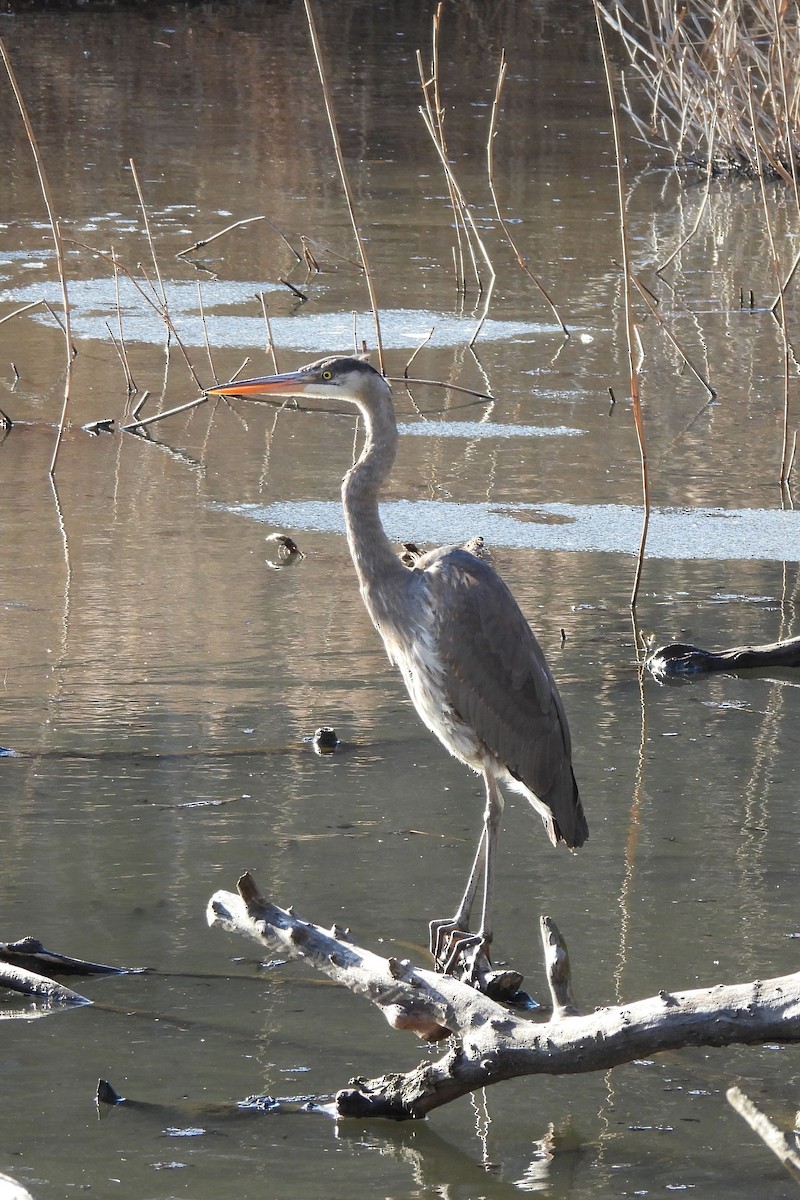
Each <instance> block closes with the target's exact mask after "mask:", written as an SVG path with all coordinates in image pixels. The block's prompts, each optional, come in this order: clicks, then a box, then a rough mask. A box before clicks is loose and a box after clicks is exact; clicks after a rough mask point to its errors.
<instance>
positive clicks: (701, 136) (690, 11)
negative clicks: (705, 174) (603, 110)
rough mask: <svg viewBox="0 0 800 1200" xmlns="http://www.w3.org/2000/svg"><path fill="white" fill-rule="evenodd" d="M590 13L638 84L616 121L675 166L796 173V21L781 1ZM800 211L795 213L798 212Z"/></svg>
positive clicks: (658, 3) (799, 136)
mask: <svg viewBox="0 0 800 1200" xmlns="http://www.w3.org/2000/svg"><path fill="white" fill-rule="evenodd" d="M598 7H599V9H600V12H601V13H602V15H603V18H604V20H605V22H606V23H607V24H608V25H609V26H611V28H613V29H614V30H615V31H616V32H617V33H618V34H619V36H620V39H621V42H622V46H623V47H624V50H625V53H626V55H627V57H628V61H629V63H630V72H629V73H632V75H633V77H634V79H635V80H636V82H637V85H638V86H637V88H636V92H635V98H632V95H631V93H630V92H629V91H628V88H627V87H626V88H625V105H624V108H625V111H626V112H627V114H628V116H629V117H630V118H631V120H632V121H633V122H634V124H635V125H636V128H637V130H638V132H639V134H640V136H641V137H642V139H643V140H644V141H645V142H647V143H648V144H650V145H658V146H659V147H660V148H661V149H667V150H668V151H669V152H670V153H671V154H672V155H673V158H674V161H675V162H676V163H679V164H687V165H697V166H701V167H710V169H711V170H712V171H713V172H714V173H729V172H739V173H742V174H744V175H747V176H756V175H759V174H761V173H765V174H766V175H767V176H768V177H771V178H781V179H783V180H785V181H786V182H787V183H791V184H792V186H793V187H794V190H795V198H796V199H797V197H798V190H797V174H798V165H800V13H799V12H798V6H797V5H796V4H794V3H788V2H787V0H746V2H744V0H728V2H727V3H724V4H718V3H717V2H716V0H692V3H691V5H687V4H686V2H685V0H640V3H638V4H637V5H636V9H635V13H634V11H632V9H633V5H631V8H628V7H626V5H624V4H622V3H620V2H619V0H608V2H606V3H599V4H598ZM798 206H799V207H800V204H799V205H798Z"/></svg>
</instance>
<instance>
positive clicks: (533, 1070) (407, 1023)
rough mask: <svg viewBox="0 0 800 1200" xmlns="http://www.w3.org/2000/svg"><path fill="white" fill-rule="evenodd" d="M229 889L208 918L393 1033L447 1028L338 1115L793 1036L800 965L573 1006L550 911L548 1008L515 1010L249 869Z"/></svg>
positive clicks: (416, 1110)
mask: <svg viewBox="0 0 800 1200" xmlns="http://www.w3.org/2000/svg"><path fill="white" fill-rule="evenodd" d="M237 889H238V890H237V893H236V894H235V893H232V892H217V893H216V894H215V895H214V896H212V898H211V900H210V901H209V904H208V909H207V918H208V922H209V924H210V925H212V926H220V927H221V928H223V929H225V930H226V931H228V932H230V933H237V934H244V935H246V936H248V937H251V938H254V939H255V940H256V941H257V942H259V943H260V944H261V945H262V946H264V947H266V948H267V949H268V950H269V952H270V953H272V954H274V953H276V952H277V953H279V954H281V955H283V956H287V957H290V958H295V959H305V960H306V961H308V962H309V963H310V964H311V965H312V966H314V967H316V968H317V969H318V970H321V971H323V972H324V973H325V974H326V975H328V976H330V977H331V978H332V979H334V980H335V981H336V982H337V983H341V984H343V985H344V986H345V987H348V988H350V990H351V991H353V992H356V993H357V994H359V995H362V996H366V998H367V999H368V1000H370V1001H371V1002H372V1003H373V1004H375V1005H376V1006H377V1007H378V1008H379V1009H380V1010H381V1011H382V1012H383V1015H384V1016H385V1017H386V1019H387V1021H389V1023H390V1024H391V1025H392V1026H393V1027H394V1028H395V1029H408V1030H410V1031H412V1032H413V1033H416V1034H417V1036H418V1037H421V1038H423V1039H424V1040H427V1041H437V1040H439V1039H440V1038H443V1037H446V1036H447V1035H448V1034H452V1035H453V1038H454V1040H452V1041H451V1044H450V1046H449V1048H448V1050H447V1053H446V1054H445V1055H444V1056H443V1057H442V1058H440V1059H438V1060H437V1061H435V1062H431V1061H429V1060H426V1061H424V1062H422V1063H421V1064H420V1065H419V1066H418V1067H416V1068H415V1069H414V1070H412V1071H408V1072H406V1073H402V1074H401V1073H395V1072H392V1073H389V1074H386V1075H382V1076H379V1077H378V1078H376V1079H369V1080H367V1079H353V1080H351V1081H350V1083H349V1085H348V1087H346V1088H344V1089H342V1090H341V1091H340V1092H338V1093H337V1095H336V1098H335V1100H334V1108H335V1111H336V1115H337V1116H339V1117H350V1116H353V1117H361V1118H363V1117H367V1116H369V1117H390V1118H393V1119H394V1120H408V1119H411V1118H416V1117H423V1116H425V1115H426V1114H427V1113H429V1112H431V1111H432V1110H433V1109H435V1108H439V1107H441V1105H443V1104H448V1103H450V1101H451V1100H455V1099H457V1098H458V1097H459V1096H463V1095H465V1094H466V1093H467V1092H471V1091H475V1090H476V1089H478V1088H483V1087H487V1086H488V1085H489V1084H492V1083H499V1082H500V1081H501V1080H503V1079H513V1078H515V1077H517V1076H521V1075H543V1074H545V1075H574V1074H579V1073H584V1072H589V1071H607V1070H608V1069H609V1068H610V1067H615V1066H619V1065H620V1064H621V1063H626V1062H631V1061H633V1060H634V1059H638V1058H645V1057H649V1056H650V1055H652V1054H654V1053H658V1052H659V1051H662V1050H676V1049H678V1048H680V1047H681V1046H725V1045H730V1044H732V1043H747V1044H752V1045H759V1044H763V1043H765V1042H800V973H798V974H794V975H786V976H783V977H781V978H777V979H770V980H766V981H763V982H762V981H758V980H755V981H752V982H749V983H741V984H732V985H729V986H723V985H718V986H716V987H712V988H696V989H693V990H692V991H685V992H674V993H673V992H667V991H662V992H660V993H659V994H658V995H657V996H652V997H650V998H649V999H646V1000H638V1001H635V1002H634V1003H632V1004H626V1005H619V1006H614V1007H607V1008H599V1009H597V1010H596V1011H593V1012H590V1013H586V1014H581V1013H580V1012H579V1011H578V1009H577V1006H576V1004H575V1001H574V998H573V995H572V987H571V980H570V968H569V958H568V956H567V954H566V946H565V945H564V942H563V938H561V935H560V934H559V933H558V930H557V929H556V928H555V926H554V924H553V922H552V921H550V920H549V918H543V921H542V936H543V939H544V942H545V958H546V962H547V970H548V977H549V978H548V982H549V984H550V990H551V995H552V997H553V1015H552V1016H551V1018H550V1020H549V1021H546V1022H541V1021H537V1020H533V1019H531V1018H530V1017H528V1016H521V1015H517V1014H516V1013H513V1012H510V1011H509V1010H508V1009H506V1008H504V1007H503V1006H502V1005H500V1004H497V1003H496V1002H495V1001H493V1000H490V999H488V998H487V997H486V996H484V995H482V994H481V993H480V992H477V991H475V989H474V988H471V987H469V986H467V985H466V984H464V983H460V982H458V981H457V980H455V979H452V978H450V977H449V976H446V975H439V974H436V973H435V972H433V971H428V970H424V969H422V968H419V967H416V966H415V965H414V964H413V963H411V962H409V961H408V960H407V959H403V960H398V959H396V958H382V957H381V956H379V955H377V954H373V953H372V952H371V951H369V950H364V949H362V948H361V947H359V946H357V945H355V943H354V942H353V941H352V939H351V938H350V934H349V932H348V931H347V930H341V929H338V928H337V927H336V926H334V928H333V929H330V930H326V929H323V928H321V927H320V926H319V925H314V924H312V923H311V922H309V921H305V920H303V919H302V918H301V917H299V916H298V915H297V914H296V913H295V912H294V911H293V910H292V909H291V908H289V909H282V908H278V907H277V906H276V905H274V904H272V903H270V902H269V901H268V900H265V899H263V897H261V896H260V895H259V893H258V890H257V888H256V885H255V882H254V881H253V879H252V877H251V876H250V875H249V874H246V875H243V876H242V878H241V879H240V880H239V883H238V885H237Z"/></svg>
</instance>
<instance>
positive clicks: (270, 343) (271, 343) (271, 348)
mask: <svg viewBox="0 0 800 1200" xmlns="http://www.w3.org/2000/svg"><path fill="white" fill-rule="evenodd" d="M258 299H259V300H260V302H261V312H262V313H263V315H264V326H265V328H266V330H267V345H266V347H265V351H266V353H267V354H269V356H270V357H271V359H272V371H273V374H275V375H279V374H280V371H279V369H278V355H277V354H276V352H275V339H274V338H273V336H272V325H271V324H270V320H269V312H268V311H267V301H266V299H265V298H264V293H263V292H259V293H258Z"/></svg>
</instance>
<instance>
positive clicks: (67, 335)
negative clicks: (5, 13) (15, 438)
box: [0, 38, 75, 478]
mask: <svg viewBox="0 0 800 1200" xmlns="http://www.w3.org/2000/svg"><path fill="white" fill-rule="evenodd" d="M0 55H2V58H3V63H4V64H5V68H6V72H7V73H8V79H9V82H10V84H11V87H12V90H13V92H14V97H15V99H16V101H17V107H18V108H19V112H20V116H21V117H22V124H23V125H24V127H25V133H26V136H27V138H28V144H29V146H30V148H31V153H32V155H33V161H34V163H35V165H36V173H37V175H38V176H39V186H40V188H41V190H42V197H43V199H44V203H45V208H46V209H47V216H48V218H49V221H50V229H51V231H52V234H53V245H54V247H55V252H56V263H57V266H58V278H59V282H60V284H61V300H62V303H63V305H64V325H63V329H64V344H65V347H66V356H67V366H66V374H65V379H64V400H63V403H62V406H61V416H60V418H59V422H58V434H57V436H56V444H55V447H54V448H53V457H52V459H51V460H50V476H51V478H52V476H53V474H54V473H55V469H56V461H57V459H58V451H59V448H60V446H61V439H62V438H63V436H64V428H65V426H66V423H67V410H68V408H69V401H70V384H71V382H72V360H73V358H74V354H75V348H74V346H73V344H72V324H71V319H70V305H69V289H68V287H67V274H66V268H65V265H64V245H63V241H62V238H61V230H60V228H59V224H58V218H57V217H56V214H55V206H54V204H53V199H52V196H51V193H50V185H49V183H48V181H47V172H46V171H45V168H44V162H43V161H42V157H41V154H40V153H39V146H38V143H37V141H36V135H35V134H34V132H33V126H32V125H31V122H30V118H29V116H28V110H27V108H26V107H25V101H24V99H23V96H22V92H21V91H20V87H19V84H18V83H17V78H16V75H15V74H14V68H13V67H12V65H11V59H10V58H9V56H8V51H7V50H6V47H5V43H4V41H3V39H2V38H0ZM59 324H60V322H59Z"/></svg>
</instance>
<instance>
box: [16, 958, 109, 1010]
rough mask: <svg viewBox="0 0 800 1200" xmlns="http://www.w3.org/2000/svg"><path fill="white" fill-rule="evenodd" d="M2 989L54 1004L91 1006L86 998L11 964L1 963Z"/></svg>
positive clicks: (61, 984)
mask: <svg viewBox="0 0 800 1200" xmlns="http://www.w3.org/2000/svg"><path fill="white" fill-rule="evenodd" d="M0 988H8V989H9V991H12V992H22V994H23V995H25V996H37V997H39V998H41V999H43V1000H47V1001H49V1002H51V1003H53V1004H91V1003H92V1002H91V1000H87V998H86V996H81V995H80V994H79V993H78V992H73V991H72V989H71V988H68V987H64V985H63V983H56V982H55V980H54V979H48V978H47V976H46V975H36V974H35V973H34V972H33V971H26V970H25V969H24V968H23V967H12V966H11V965H10V964H9V963H0Z"/></svg>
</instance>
